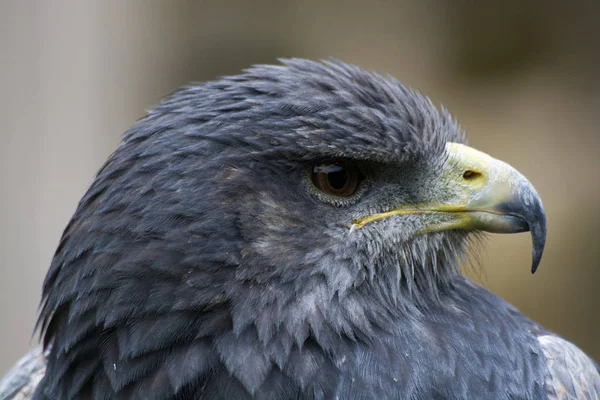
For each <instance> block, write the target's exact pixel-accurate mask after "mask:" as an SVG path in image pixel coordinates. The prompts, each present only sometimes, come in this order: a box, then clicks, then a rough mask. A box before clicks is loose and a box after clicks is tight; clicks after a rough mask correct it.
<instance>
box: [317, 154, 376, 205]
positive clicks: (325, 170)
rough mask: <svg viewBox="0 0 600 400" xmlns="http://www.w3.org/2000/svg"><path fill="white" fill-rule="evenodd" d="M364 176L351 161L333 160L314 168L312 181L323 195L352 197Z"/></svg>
mask: <svg viewBox="0 0 600 400" xmlns="http://www.w3.org/2000/svg"><path fill="white" fill-rule="evenodd" d="M363 179H364V176H363V174H362V172H361V171H360V169H359V168H358V167H357V166H356V164H354V163H353V162H351V161H347V160H331V161H325V162H322V163H319V164H317V165H315V166H314V167H313V172H312V181H313V183H314V184H315V186H316V187H317V188H318V189H319V190H321V191H322V192H323V193H326V194H329V195H332V196H338V197H350V196H352V195H353V194H354V193H356V191H357V190H358V186H359V185H360V182H361V181H362V180H363Z"/></svg>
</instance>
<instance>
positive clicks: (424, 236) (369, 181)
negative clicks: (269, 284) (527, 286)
mask: <svg viewBox="0 0 600 400" xmlns="http://www.w3.org/2000/svg"><path fill="white" fill-rule="evenodd" d="M349 153H350V154H352V153H353V152H352V151H349ZM354 153H358V151H356V152H354ZM247 165H251V166H250V167H248V166H246V167H235V168H231V169H229V170H228V173H227V175H228V178H227V179H229V180H230V182H236V181H237V182H242V185H244V186H245V188H244V189H243V190H239V187H237V188H236V189H235V190H234V192H237V193H245V196H242V197H240V198H239V203H237V204H238V206H239V208H240V209H241V210H242V212H241V220H240V221H241V224H240V227H241V231H242V236H243V237H244V238H245V240H246V241H245V244H244V249H243V250H242V253H243V254H244V257H245V258H246V260H245V264H246V265H248V266H251V265H252V264H253V262H254V263H256V264H257V265H258V266H259V268H255V269H252V268H249V269H247V270H245V271H244V272H243V273H241V275H243V276H244V277H252V278H256V279H257V280H259V281H260V280H268V279H271V278H273V277H276V279H277V280H281V279H282V280H284V281H285V280H289V281H295V280H298V279H300V278H301V277H303V276H310V275H315V274H317V275H321V276H323V277H325V279H326V280H327V281H328V282H329V283H330V284H332V285H333V286H334V287H335V288H336V289H338V290H342V289H343V288H348V287H351V286H355V285H357V284H358V283H360V282H362V281H364V280H365V279H373V278H374V277H377V276H379V277H381V276H382V275H383V276H385V277H386V278H385V279H389V278H390V276H392V277H393V278H392V279H402V278H403V277H404V278H405V279H408V280H410V281H412V280H414V279H415V278H418V275H423V276H427V277H428V278H434V279H436V278H439V279H441V280H444V279H445V278H446V277H447V276H448V275H450V274H453V273H455V272H456V271H455V270H454V269H455V268H456V267H457V264H456V263H457V261H458V258H459V257H460V256H461V255H463V254H464V253H465V250H466V248H467V245H468V243H469V241H468V239H469V238H470V236H471V234H472V233H474V232H482V231H483V232H494V233H517V232H526V231H529V230H531V231H532V235H533V241H534V249H533V267H532V268H533V271H535V269H536V268H537V266H538V264H539V261H540V258H541V254H542V251H543V247H544V240H545V216H544V212H543V208H542V205H541V201H540V199H539V196H538V195H537V193H536V191H535V189H534V188H533V186H532V185H531V184H530V183H529V181H527V179H525V178H524V177H523V175H521V174H520V173H519V172H518V171H516V170H515V169H514V168H512V167H511V166H510V165H508V164H506V163H504V162H502V161H499V160H497V159H494V158H492V157H491V156H489V155H487V154H484V153H482V152H479V151H477V150H475V149H473V148H471V147H468V146H466V145H464V144H460V143H452V142H448V143H446V144H445V145H444V146H443V148H441V149H440V150H439V151H431V152H425V153H423V152H418V151H417V152H414V153H413V154H412V155H411V156H408V157H405V158H402V159H395V158H393V157H390V159H388V160H369V159H368V158H357V157H343V156H339V155H338V156H335V155H333V154H327V153H326V154H314V153H309V152H305V153H303V157H302V159H296V160H295V159H294V158H293V157H288V158H286V159H285V162H282V161H281V159H278V158H277V157H275V158H274V160H271V161H264V162H263V163H255V164H253V163H248V164H247ZM248 187H252V190H247V188H248ZM444 268H447V269H449V270H450V271H443V269H444ZM245 274H247V275H245Z"/></svg>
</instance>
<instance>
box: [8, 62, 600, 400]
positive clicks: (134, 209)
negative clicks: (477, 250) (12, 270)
mask: <svg viewBox="0 0 600 400" xmlns="http://www.w3.org/2000/svg"><path fill="white" fill-rule="evenodd" d="M463 142H464V138H463V135H462V134H461V132H460V129H459V127H458V126H457V125H456V124H455V123H454V121H453V120H452V119H451V118H450V116H449V115H448V113H447V112H446V111H445V110H444V111H443V112H442V113H441V114H440V113H439V112H438V111H437V110H436V109H435V107H434V106H433V105H432V104H431V102H430V101H429V100H428V99H426V98H424V97H423V96H421V95H419V94H418V93H415V92H413V91H410V90H408V89H406V88H405V87H403V86H402V85H401V84H400V83H399V82H398V81H396V80H395V79H393V78H391V77H385V78H384V77H382V76H379V75H376V74H369V73H366V72H364V71H363V70H361V69H359V68H356V67H353V66H349V65H346V64H343V63H341V62H337V61H333V62H326V63H322V64H320V63H313V62H309V61H304V60H287V61H284V62H283V65H282V66H259V67H255V68H252V69H250V70H248V71H246V72H245V73H244V74H242V75H239V76H233V77H228V78H223V79H221V80H218V81H215V82H209V83H205V84H199V85H193V86H189V87H186V88H184V89H182V90H180V91H178V92H176V93H174V94H173V95H172V96H171V97H170V98H169V99H167V100H166V101H165V102H163V103H162V104H160V105H158V106H157V107H156V108H155V109H153V110H152V111H151V112H150V114H149V115H148V116H147V117H145V118H144V119H142V120H141V121H139V122H138V123H136V124H135V125H134V126H133V127H132V128H131V129H130V130H129V131H128V132H127V133H126V134H125V137H124V140H123V143H122V144H121V146H120V147H119V148H118V149H117V151H116V152H115V153H114V154H113V155H112V156H111V157H110V158H109V160H108V161H107V163H106V164H105V165H104V166H103V167H102V169H101V170H100V171H99V172H98V175H97V177H96V179H95V180H94V182H93V184H92V185H91V187H90V189H89V190H88V192H87V193H86V195H85V196H84V197H83V199H82V200H81V202H80V204H79V207H78V209H77V211H76V213H75V215H74V217H73V219H72V220H71V222H70V223H69V225H68V226H67V228H66V229H65V232H64V234H63V238H62V240H61V242H60V244H59V246H58V249H57V251H56V255H55V257H54V260H53V262H52V265H51V267H50V270H49V272H48V275H47V277H46V281H45V283H44V291H43V304H42V309H41V314H40V327H41V330H42V332H43V337H44V342H45V345H46V346H51V349H50V350H49V352H50V354H49V356H48V358H47V366H46V374H45V377H44V379H43V380H42V381H41V383H40V384H39V386H38V389H37V391H36V393H35V396H34V398H35V399H38V400H42V399H73V398H91V399H113V398H119V399H123V398H143V399H246V398H256V399H334V398H337V399H446V398H447V399H465V398H476V399H482V398H485V399H508V398H511V399H545V398H546V399H554V398H563V397H560V394H561V393H562V392H561V389H560V388H561V387H568V388H569V389H568V393H578V394H581V393H585V396H583V395H581V396H582V397H578V398H589V399H592V398H597V396H598V394H599V393H600V377H599V375H598V373H597V371H596V370H595V367H594V366H593V364H592V362H591V361H590V360H589V359H588V358H587V357H586V356H585V355H584V354H583V353H582V352H581V351H580V350H578V349H577V348H576V347H574V346H573V345H571V344H569V343H568V342H566V341H563V340H562V339H559V338H557V337H555V336H554V335H553V334H552V333H550V332H547V331H546V330H544V329H543V328H541V327H539V326H537V325H536V324H535V323H534V322H532V321H530V320H528V319H527V318H525V317H524V316H522V315H521V314H520V313H519V312H518V311H517V310H515V309H514V308H513V307H511V306H510V305H508V304H506V303H505V302H504V301H502V300H501V299H499V298H497V297H496V296H494V295H493V294H491V293H489V292H487V291H486V290H484V289H482V288H480V287H478V286H476V285H474V284H472V283H471V282H469V281H467V280H466V279H464V278H463V277H461V275H460V273H459V267H458V265H459V261H460V260H461V259H462V258H464V257H465V255H466V253H467V251H468V247H469V243H470V239H471V238H472V237H473V235H477V231H478V230H494V231H506V232H508V231H510V232H516V231H523V230H528V229H530V230H531V231H532V232H533V234H534V239H535V240H536V242H535V243H536V245H535V250H536V251H537V253H535V254H534V267H535V266H536V265H537V262H539V257H541V250H542V249H543V237H545V219H544V218H543V210H542V209H541V203H540V202H539V199H538V198H537V194H535V191H534V190H533V189H532V188H531V187H530V185H529V183H528V182H526V181H524V178H522V176H520V175H518V176H517V175H516V174H517V173H516V171H514V172H513V170H512V169H511V170H509V169H508V168H509V167H508V166H505V165H504V164H502V165H501V164H497V168H498V170H502V171H509V172H506V173H507V174H509V175H506V176H507V177H513V176H514V177H515V179H517V178H518V179H521V181H519V183H514V182H509V184H510V185H513V186H515V187H517V188H518V189H519V190H522V191H520V192H518V193H516V194H514V196H516V197H519V199H517V200H515V201H516V202H514V201H513V200H514V199H512V198H511V199H509V200H510V201H507V202H504V203H502V204H498V207H496V208H494V210H496V211H494V213H487V211H489V210H491V209H489V207H488V205H486V204H484V205H479V206H477V207H478V208H473V209H472V210H471V209H468V212H467V213H463V214H460V215H461V218H469V222H465V220H464V219H463V220H461V221H459V222H457V218H458V217H457V213H454V212H441V211H440V209H439V208H435V209H434V208H430V209H423V204H443V205H448V204H451V203H453V202H456V201H458V200H457V199H459V198H460V196H461V195H463V194H464V193H472V192H473V191H477V193H480V192H481V193H482V191H483V190H487V189H486V188H487V187H488V186H489V185H492V183H490V182H491V175H490V174H491V172H490V173H489V174H488V171H487V170H485V169H484V170H481V171H479V170H474V171H471V170H468V171H463V170H462V169H461V168H463V162H467V161H468V162H471V161H473V160H475V161H476V160H477V159H479V157H480V156H479V155H477V154H474V153H473V154H472V153H471V150H466V149H467V148H466V147H461V146H460V145H458V146H455V147H449V146H448V143H463ZM464 152H466V153H465V154H467V153H468V157H467V158H466V160H467V161H464V160H463V159H462V158H461V157H462V154H463V153H464ZM484 156H485V155H482V156H481V157H484ZM485 157H487V156H485ZM332 159H333V160H339V159H343V160H350V161H351V162H352V163H356V164H357V165H359V166H360V170H361V171H362V172H361V173H363V174H364V179H363V181H362V182H361V183H360V185H359V186H357V189H356V192H355V193H352V195H351V196H334V195H330V194H328V193H325V192H323V191H321V190H319V189H318V188H317V187H316V186H315V185H314V184H313V183H311V171H312V170H313V168H314V166H315V164H318V163H320V162H322V161H323V160H332ZM482 159H483V158H482ZM489 160H492V159H491V158H490V159H488V158H485V159H484V161H485V162H487V161H489ZM493 162H494V163H495V162H496V161H493ZM498 163H499V162H498ZM474 165H475V164H474ZM473 168H475V169H476V168H478V167H477V166H475V167H473ZM494 168H496V164H494ZM504 168H506V170H505V169H504ZM490 171H491V170H490ZM494 171H495V170H494ZM463 172H464V175H463ZM467 172H469V174H467ZM492 172H493V171H492ZM471 173H473V174H471ZM503 173H504V172H503ZM510 174H513V175H510ZM454 176H456V177H457V178H456V182H455V180H454V178H447V177H454ZM503 176H504V175H503ZM463 177H464V179H463ZM442 178H443V179H442ZM446 178H447V179H446ZM459 178H460V179H459ZM486 179H487V180H486ZM507 179H508V178H507ZM518 179H517V180H518ZM501 181H502V179H498V180H497V182H500V183H497V182H496V183H493V184H494V185H495V184H504V183H505V182H503V181H502V182H501ZM478 182H481V185H483V186H481V187H479V186H477V185H479V183H478ZM515 182H516V181H515ZM474 188H475V189H474ZM482 188H483V189H482ZM485 196H488V194H487V192H486V194H485ZM485 196H484V197H485ZM490 196H491V195H490ZM516 197H515V198H516ZM485 198H486V199H487V198H488V197H485ZM522 198H525V200H523V201H524V202H525V203H527V206H525V205H524V204H525V203H522V202H519V201H521V199H522ZM474 201H475V200H473V198H470V200H469V202H468V204H472V203H473V202H474ZM494 206H496V204H494ZM486 207H488V208H486ZM406 210H409V211H406ZM415 210H417V211H415ZM482 210H483V211H486V212H483V213H482ZM498 210H500V211H498ZM502 210H504V211H502ZM390 213H395V214H394V215H390V216H389V218H388V214H390ZM483 214H485V215H483ZM374 215H376V216H377V217H376V219H372V220H371V219H369V218H371V216H374ZM490 215H493V217H490ZM384 217H385V218H384ZM489 218H495V219H494V220H493V221H492V222H490V221H488V219H489ZM357 221H358V222H357ZM361 221H362V222H361ZM473 221H475V222H473ZM457 224H458V225H457ZM465 224H466V225H465ZM432 227H434V228H432ZM490 227H491V228H490ZM466 228H469V229H466ZM484 228H485V229H484ZM492 228H493V229H492ZM536 257H537V259H536ZM536 260H537V261H536ZM540 338H541V339H540ZM559 354H562V355H563V356H564V355H565V354H568V355H569V358H566V357H565V358H564V360H565V361H563V360H562V359H553V357H554V355H556V356H557V357H558V355H559ZM549 360H552V361H551V362H549ZM573 360H575V361H573ZM575 365H577V371H579V373H578V374H577V375H576V376H575V375H573V376H569V375H568V374H565V373H564V371H568V370H569V368H570V367H571V366H575ZM22 381H23V380H22V379H21V381H19V382H22ZM19 385H22V384H20V383H18V382H16V381H15V380H10V379H9V380H8V381H7V382H5V384H4V386H3V387H5V388H8V389H7V391H6V393H16V391H17V390H15V388H17V389H19V388H20V386H19ZM584 386H585V388H584ZM1 397H2V395H1V394H0V398H1Z"/></svg>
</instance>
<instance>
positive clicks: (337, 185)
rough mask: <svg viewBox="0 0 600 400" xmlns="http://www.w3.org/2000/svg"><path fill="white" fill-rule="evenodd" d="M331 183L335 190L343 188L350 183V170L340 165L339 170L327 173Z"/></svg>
mask: <svg viewBox="0 0 600 400" xmlns="http://www.w3.org/2000/svg"><path fill="white" fill-rule="evenodd" d="M327 179H328V180H329V185H331V187H332V188H334V189H335V190H341V189H343V188H344V186H346V184H347V183H348V172H347V171H346V170H345V169H343V168H342V167H340V168H339V169H338V170H337V171H333V172H331V173H329V174H327Z"/></svg>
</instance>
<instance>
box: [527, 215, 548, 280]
mask: <svg viewBox="0 0 600 400" xmlns="http://www.w3.org/2000/svg"><path fill="white" fill-rule="evenodd" d="M540 217H541V218H539V219H538V221H537V222H536V223H534V224H533V225H532V226H531V227H530V230H531V240H532V242H533V249H532V251H531V252H532V258H533V263H532V265H531V273H532V274H535V271H537V269H538V267H539V266H540V262H541V261H542V255H543V254H544V247H545V246H546V215H545V214H544V212H543V211H541V212H540Z"/></svg>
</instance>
